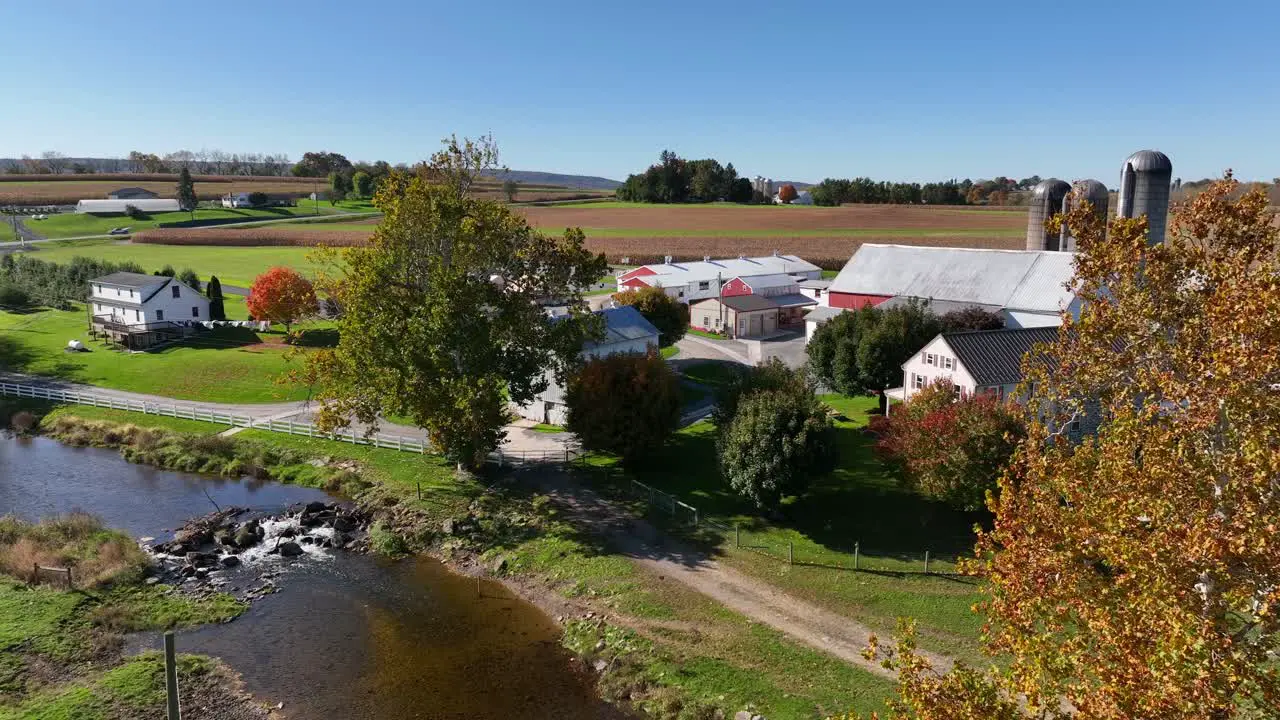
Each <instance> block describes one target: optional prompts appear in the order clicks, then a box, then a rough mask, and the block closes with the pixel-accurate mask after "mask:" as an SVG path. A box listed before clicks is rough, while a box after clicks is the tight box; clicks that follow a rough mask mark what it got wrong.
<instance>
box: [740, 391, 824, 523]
mask: <svg viewBox="0 0 1280 720" xmlns="http://www.w3.org/2000/svg"><path fill="white" fill-rule="evenodd" d="M716 451H717V454H718V456H719V459H720V472H721V474H722V475H723V476H724V478H725V480H727V481H728V482H729V485H730V487H732V488H733V489H734V490H735V491H737V492H738V493H739V494H741V495H743V496H744V497H747V498H749V499H750V500H751V501H752V502H754V503H755V504H756V506H757V507H761V508H774V507H777V506H778V503H779V502H780V501H781V500H782V498H783V497H785V496H787V495H795V494H799V493H801V492H803V491H804V490H805V489H806V488H807V487H808V486H809V482H810V481H811V480H812V479H813V478H815V477H819V476H821V475H824V474H826V473H828V472H831V470H832V469H833V468H834V467H835V444H834V441H833V438H832V437H831V419H830V418H829V417H828V416H827V411H826V408H825V406H823V404H822V403H821V402H819V401H818V399H817V398H816V397H814V396H813V394H812V393H809V394H807V395H803V394H797V393H794V392H787V391H785V390H760V391H757V392H753V393H749V394H747V395H744V396H743V397H742V398H741V400H740V401H739V402H738V407H737V409H736V411H735V412H734V415H733V420H732V421H730V423H729V425H728V427H726V428H723V429H722V430H721V432H720V434H719V435H718V437H717V438H716Z"/></svg>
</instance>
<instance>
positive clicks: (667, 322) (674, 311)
mask: <svg viewBox="0 0 1280 720" xmlns="http://www.w3.org/2000/svg"><path fill="white" fill-rule="evenodd" d="M613 301H614V302H616V303H618V304H619V305H632V306H634V307H635V309H636V310H639V311H640V314H641V315H643V316H644V319H645V320H648V321H649V322H650V323H652V324H653V326H654V327H656V328H657V329H658V344H659V345H661V346H662V347H667V346H668V345H674V344H676V343H677V342H679V341H680V338H682V337H684V335H685V332H686V331H687V330H688V329H689V306H688V305H685V304H684V303H682V302H680V301H679V300H677V299H675V298H673V297H671V296H670V295H668V294H667V293H666V292H665V291H663V289H662V288H656V287H643V288H640V289H638V290H637V289H631V290H624V291H623V292H620V293H616V294H614V296H613Z"/></svg>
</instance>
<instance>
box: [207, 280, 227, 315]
mask: <svg viewBox="0 0 1280 720" xmlns="http://www.w3.org/2000/svg"><path fill="white" fill-rule="evenodd" d="M204 294H205V297H207V298H209V319H210V320H226V319H227V310H226V306H225V305H224V304H223V298H222V282H221V281H220V280H218V276H217V275H210V276H209V284H208V285H205V288H204Z"/></svg>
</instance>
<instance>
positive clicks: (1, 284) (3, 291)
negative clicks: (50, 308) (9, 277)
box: [0, 281, 31, 309]
mask: <svg viewBox="0 0 1280 720" xmlns="http://www.w3.org/2000/svg"><path fill="white" fill-rule="evenodd" d="M30 304H31V295H29V294H28V293H27V291H26V290H23V289H22V288H20V287H18V286H17V285H15V284H13V283H11V282H6V281H0V307H4V308H15V309H16V308H25V307H27V306H29V305H30Z"/></svg>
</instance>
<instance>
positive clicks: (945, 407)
mask: <svg viewBox="0 0 1280 720" xmlns="http://www.w3.org/2000/svg"><path fill="white" fill-rule="evenodd" d="M875 430H876V432H877V433H878V434H879V435H880V438H879V440H878V442H877V444H876V447H877V449H878V450H879V451H880V453H881V454H882V455H883V456H884V457H885V458H886V459H887V460H888V461H889V462H890V464H892V465H894V466H896V467H897V469H898V471H899V473H898V476H899V478H900V480H901V481H902V483H903V484H904V485H905V486H906V487H908V488H910V489H912V490H914V491H916V492H918V493H919V494H921V495H923V496H925V497H927V498H931V499H934V500H940V501H942V502H945V503H948V504H950V505H953V506H955V507H957V508H959V509H961V510H968V511H973V510H981V509H982V508H983V507H985V506H986V496H987V492H988V491H994V490H995V489H996V483H997V481H998V480H999V479H1000V475H1001V473H1003V472H1004V469H1005V467H1006V466H1007V465H1008V464H1009V459H1010V457H1012V455H1013V451H1014V450H1015V449H1016V448H1017V446H1018V443H1019V442H1021V441H1022V438H1023V437H1024V436H1025V434H1026V432H1025V429H1024V427H1023V423H1022V420H1021V417H1020V415H1019V413H1018V411H1017V409H1016V406H1012V405H1009V404H1007V403H1004V402H1001V401H1000V400H998V399H997V398H994V397H990V396H987V395H977V396H975V395H964V396H957V395H956V394H955V391H954V389H953V387H952V385H951V383H950V381H948V380H945V379H944V380H940V381H938V382H936V383H933V384H931V385H929V386H928V387H926V388H925V389H923V390H921V391H920V392H918V393H916V394H915V395H914V396H913V397H912V398H911V400H910V401H909V402H907V403H906V404H904V405H901V406H898V407H896V408H894V411H893V413H892V414H891V415H890V416H889V417H888V418H887V419H886V420H884V421H881V423H879V424H878V425H877V426H876V428H875Z"/></svg>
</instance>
